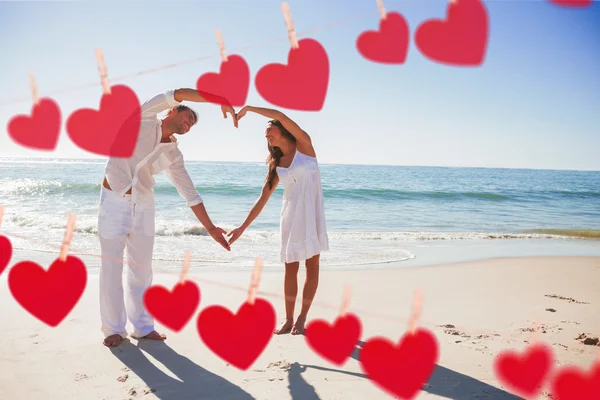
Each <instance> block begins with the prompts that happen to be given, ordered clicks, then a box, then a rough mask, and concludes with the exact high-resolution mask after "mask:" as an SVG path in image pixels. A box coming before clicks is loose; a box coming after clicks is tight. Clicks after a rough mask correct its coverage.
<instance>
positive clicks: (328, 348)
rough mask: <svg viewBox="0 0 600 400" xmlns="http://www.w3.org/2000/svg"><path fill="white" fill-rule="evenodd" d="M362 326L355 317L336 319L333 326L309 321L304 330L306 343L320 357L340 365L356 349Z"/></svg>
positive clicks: (351, 315)
mask: <svg viewBox="0 0 600 400" xmlns="http://www.w3.org/2000/svg"><path fill="white" fill-rule="evenodd" d="M361 332H362V326H361V323H360V320H359V319H358V317H357V316H355V315H353V314H346V315H345V316H343V317H338V318H337V319H336V320H335V321H334V323H333V325H331V324H330V323H328V322H327V321H324V320H314V321H311V322H310V323H309V324H308V325H307V326H306V329H305V332H304V334H305V336H306V342H307V343H308V345H309V346H310V347H311V348H312V349H313V350H314V351H315V352H316V353H317V354H319V355H320V356H321V357H323V358H325V359H326V360H328V361H330V362H332V363H334V364H337V365H342V364H343V363H344V362H345V361H346V360H347V359H348V357H350V355H351V354H352V352H353V351H354V349H355V347H356V343H357V342H358V339H360V334H361Z"/></svg>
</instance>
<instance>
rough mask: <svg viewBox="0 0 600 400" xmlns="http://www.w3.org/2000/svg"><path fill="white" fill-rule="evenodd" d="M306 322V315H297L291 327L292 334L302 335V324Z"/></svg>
mask: <svg viewBox="0 0 600 400" xmlns="http://www.w3.org/2000/svg"><path fill="white" fill-rule="evenodd" d="M305 323H306V317H303V316H299V317H298V319H297V320H296V323H295V324H294V326H293V327H292V335H304V324H305Z"/></svg>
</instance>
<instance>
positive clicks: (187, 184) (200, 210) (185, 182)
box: [165, 154, 230, 251]
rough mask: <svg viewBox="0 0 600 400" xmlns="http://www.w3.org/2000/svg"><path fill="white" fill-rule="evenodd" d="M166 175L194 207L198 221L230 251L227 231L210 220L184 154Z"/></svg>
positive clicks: (166, 171)
mask: <svg viewBox="0 0 600 400" xmlns="http://www.w3.org/2000/svg"><path fill="white" fill-rule="evenodd" d="M165 175H167V177H168V178H169V180H170V181H171V182H173V184H174V185H175V187H176V188H177V192H179V195H180V196H181V197H183V198H184V199H185V200H186V204H187V206H188V207H190V208H191V209H192V211H193V212H194V215H196V218H198V221H200V223H201V224H202V226H204V228H206V231H207V232H208V233H209V234H210V236H212V238H213V239H215V240H216V241H217V242H218V243H219V244H220V245H221V246H223V247H224V248H225V249H226V250H227V251H230V248H229V244H228V243H227V240H225V237H223V235H224V234H226V233H227V232H226V231H225V230H223V229H221V228H219V227H216V226H215V225H214V224H213V222H212V221H211V220H210V217H209V216H208V213H207V212H206V208H205V207H204V202H203V200H202V197H201V196H200V193H198V191H197V190H196V186H195V185H194V183H193V182H192V179H191V178H190V175H189V174H188V172H187V171H186V169H185V166H184V163H183V155H182V154H179V157H178V158H177V160H175V162H173V163H172V164H171V165H170V166H169V167H168V168H167V169H166V170H165Z"/></svg>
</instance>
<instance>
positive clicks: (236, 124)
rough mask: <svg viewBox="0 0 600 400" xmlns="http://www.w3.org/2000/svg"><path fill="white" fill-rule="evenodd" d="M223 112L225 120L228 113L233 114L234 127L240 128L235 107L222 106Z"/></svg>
mask: <svg viewBox="0 0 600 400" xmlns="http://www.w3.org/2000/svg"><path fill="white" fill-rule="evenodd" d="M221 111H222V112H223V118H227V113H229V114H231V118H233V126H235V127H236V128H237V127H238V116H237V114H236V113H235V110H234V109H233V107H232V106H231V105H229V104H227V105H226V104H223V105H222V106H221Z"/></svg>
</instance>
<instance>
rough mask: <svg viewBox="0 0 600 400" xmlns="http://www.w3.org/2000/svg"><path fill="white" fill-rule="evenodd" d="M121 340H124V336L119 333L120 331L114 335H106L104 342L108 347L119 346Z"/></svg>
mask: <svg viewBox="0 0 600 400" xmlns="http://www.w3.org/2000/svg"><path fill="white" fill-rule="evenodd" d="M121 341H123V338H122V337H121V335H119V334H118V333H115V334H114V335H110V336H107V337H105V338H104V343H103V344H104V345H105V346H106V347H117V346H118V345H120V344H121Z"/></svg>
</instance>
